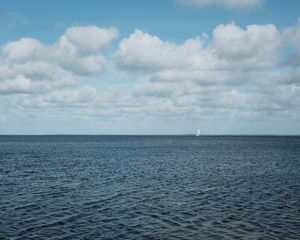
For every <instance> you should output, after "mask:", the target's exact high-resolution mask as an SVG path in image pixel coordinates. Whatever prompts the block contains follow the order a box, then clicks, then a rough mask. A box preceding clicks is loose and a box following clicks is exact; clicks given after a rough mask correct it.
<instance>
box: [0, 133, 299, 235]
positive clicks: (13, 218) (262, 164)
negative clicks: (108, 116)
mask: <svg viewBox="0 0 300 240" xmlns="http://www.w3.org/2000/svg"><path fill="white" fill-rule="evenodd" d="M0 194H1V195H0V239H300V137H221V136H220V137H205V136H203V137H192V136H191V137H188V136H186V137H184V136H181V137H180V136H177V137H175V136H172V137H167V136H164V137H158V136H1V137H0Z"/></svg>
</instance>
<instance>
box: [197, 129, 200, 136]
mask: <svg viewBox="0 0 300 240" xmlns="http://www.w3.org/2000/svg"><path fill="white" fill-rule="evenodd" d="M196 136H197V137H199V136H200V129H198V132H197V133H196Z"/></svg>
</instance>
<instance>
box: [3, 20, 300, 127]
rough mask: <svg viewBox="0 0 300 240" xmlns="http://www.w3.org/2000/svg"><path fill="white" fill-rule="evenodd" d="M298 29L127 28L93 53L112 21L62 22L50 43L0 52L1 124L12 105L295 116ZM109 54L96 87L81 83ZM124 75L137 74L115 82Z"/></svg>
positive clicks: (109, 34) (120, 112) (106, 115)
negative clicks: (194, 33)
mask: <svg viewBox="0 0 300 240" xmlns="http://www.w3.org/2000/svg"><path fill="white" fill-rule="evenodd" d="M299 29H300V28H299V24H297V25H295V26H292V27H289V28H286V29H284V30H283V31H279V30H278V29H277V27H276V26H275V25H272V24H266V25H249V26H246V27H243V28H242V27H239V26H238V25H237V24H235V23H228V24H221V25H219V26H217V27H216V28H215V29H214V30H213V31H212V34H211V37H209V36H207V35H206V34H201V33H200V34H199V36H198V37H195V38H191V39H187V40H186V41H184V42H183V43H175V42H170V41H165V40H162V39H161V38H159V37H158V36H154V35H151V34H149V33H146V32H143V31H141V30H135V31H134V32H133V33H132V34H130V35H129V36H127V37H125V38H123V39H121V41H120V42H119V46H118V48H117V49H116V50H115V52H114V53H113V54H112V55H109V56H107V58H108V60H107V59H106V58H105V57H104V55H102V54H101V51H102V49H103V48H104V47H105V46H106V45H107V44H109V42H110V41H111V40H112V39H113V38H114V37H116V35H117V31H116V30H115V29H113V28H112V29H103V28H98V27H95V26H89V27H72V28H68V29H67V31H66V32H65V34H64V35H63V36H61V37H60V38H59V39H58V41H57V42H56V43H54V44H51V45H49V44H43V43H42V42H40V41H38V40H35V39H31V38H24V39H21V40H19V41H15V42H10V43H8V44H6V45H4V46H3V47H2V49H1V59H0V93H2V94H1V95H0V109H1V108H2V113H3V112H5V113H6V112H7V114H6V115H5V116H2V118H1V119H0V121H2V122H5V121H9V119H10V116H12V115H13V113H12V112H13V111H12V109H14V108H16V109H18V110H17V111H18V114H19V115H20V116H21V115H22V112H23V113H24V115H25V114H26V116H27V115H28V116H29V117H31V116H34V117H35V118H39V114H40V112H44V113H45V114H46V113H47V114H48V115H51V113H53V115H59V117H61V118H62V119H67V120H68V119H73V117H76V118H78V119H84V120H86V119H93V120H94V121H98V120H99V119H104V120H105V121H109V122H111V121H113V120H114V119H118V120H120V121H123V120H124V121H125V120H126V121H129V122H133V121H139V122H140V121H141V120H143V121H144V120H145V121H147V120H149V119H150V120H153V121H168V122H169V121H174V119H175V120H176V121H179V122H186V121H190V120H191V119H192V120H194V121H195V122H197V121H202V120H203V121H209V122H210V121H224V120H228V119H229V120H234V121H238V120H240V119H243V120H245V119H246V120H253V121H255V120H259V121H265V120H272V119H274V118H276V119H284V118H285V119H296V120H297V119H300V111H299V107H298V106H299V104H300V97H299V96H300V80H299V79H300V71H299V69H300V67H299V64H298V63H299V62H300V61H299V62H298V60H299V59H300V57H299V56H300V54H299V53H300V50H299V46H298V39H299V32H300V30H299ZM286 47H288V50H289V51H286ZM290 47H291V48H292V53H290V51H291V50H290ZM296 60H297V61H296ZM108 61H111V62H110V63H112V66H115V67H116V68H115V69H113V73H112V72H108V73H107V75H105V76H106V77H107V76H108V77H107V79H106V80H105V81H104V82H102V83H101V84H102V85H97V83H96V81H95V79H88V81H87V82H86V83H84V81H83V79H85V78H88V77H90V76H92V77H95V74H101V73H103V72H104V71H105V69H106V65H107V64H108ZM109 69H110V70H111V68H109ZM118 73H120V75H118ZM124 73H125V75H126V76H129V79H136V80H135V81H132V82H129V80H128V79H127V81H126V80H124V81H123V83H121V80H123V79H122V77H123V76H124V75H122V74H124ZM116 75H118V76H117V77H119V79H117V80H116V81H115V80H114V77H115V76H116ZM96 76H98V75H96ZM111 79H113V81H112V82H109V80H111ZM89 82H90V83H93V86H90V85H88V83H89ZM116 82H117V84H114V83H116ZM116 85H118V86H116ZM100 86H101V87H100ZM99 89H100V90H99ZM3 93H5V94H3ZM10 93H14V94H10ZM15 93H18V94H15ZM28 93H33V94H28ZM8 103H9V104H10V105H8ZM8 106H9V107H8ZM6 108H7V109H10V110H6ZM3 109H5V110H3ZM48 115H47V117H49V116H48ZM74 121H77V120H74ZM80 121H81V120H80Z"/></svg>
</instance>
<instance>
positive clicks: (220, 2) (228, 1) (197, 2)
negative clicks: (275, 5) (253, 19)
mask: <svg viewBox="0 0 300 240" xmlns="http://www.w3.org/2000/svg"><path fill="white" fill-rule="evenodd" d="M176 2H177V3H179V4H182V5H186V6H190V7H198V8H204V7H208V6H221V7H225V8H227V9H232V10H239V11H240V10H242V11H245V10H252V9H256V8H260V7H261V6H262V5H263V3H264V0H176Z"/></svg>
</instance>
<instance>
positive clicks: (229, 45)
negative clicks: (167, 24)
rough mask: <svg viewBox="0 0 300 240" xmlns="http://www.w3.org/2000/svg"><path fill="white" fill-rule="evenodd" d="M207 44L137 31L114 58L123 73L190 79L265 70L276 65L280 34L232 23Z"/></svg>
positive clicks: (218, 30) (266, 27) (219, 29)
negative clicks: (206, 74) (176, 74)
mask: <svg viewBox="0 0 300 240" xmlns="http://www.w3.org/2000/svg"><path fill="white" fill-rule="evenodd" d="M206 41H207V40H206V39H203V38H201V37H197V38H194V39H188V40H186V41H185V42H184V43H182V44H175V43H171V42H167V41H163V40H161V39H159V38H158V37H157V36H152V35H150V34H147V33H143V32H142V31H140V30H136V31H135V32H134V33H132V34H131V35H130V36H129V37H128V38H125V39H123V40H122V41H121V42H120V45H119V49H118V51H117V52H116V54H115V58H116V61H117V64H118V66H119V67H120V68H121V69H124V70H128V71H137V72H138V71H144V72H154V71H156V72H157V71H170V70H174V71H176V72H180V75H182V74H183V71H186V72H187V74H188V77H191V71H193V72H195V73H196V75H198V76H199V73H200V72H199V71H219V70H222V71H224V70H231V71H232V70H249V69H264V68H269V67H272V66H274V65H275V64H276V63H277V59H278V54H279V50H280V43H281V35H280V33H279V31H278V30H277V28H276V27H275V26H274V25H270V24H268V25H250V26H247V27H246V29H242V28H240V27H238V26H237V25H236V24H235V23H229V24H226V25H219V26H217V27H216V28H215V29H214V31H213V35H212V39H211V41H210V42H208V43H206ZM245 43H247V47H246V48H245ZM200 75H201V73H200ZM202 75H203V74H202Z"/></svg>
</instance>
